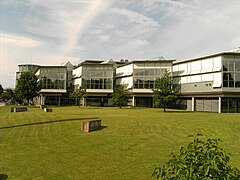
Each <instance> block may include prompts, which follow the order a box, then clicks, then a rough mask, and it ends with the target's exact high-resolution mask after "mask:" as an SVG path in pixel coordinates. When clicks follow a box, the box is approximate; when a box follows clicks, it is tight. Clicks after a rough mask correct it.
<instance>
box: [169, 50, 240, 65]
mask: <svg viewBox="0 0 240 180" xmlns="http://www.w3.org/2000/svg"><path fill="white" fill-rule="evenodd" d="M223 55H240V49H235V50H231V51H223V52H218V53H214V54H209V55H205V56H199V57H195V58H190V59H184V60H178V61H175V62H173V64H181V63H185V62H191V61H196V60H200V59H207V58H211V57H216V56H223Z"/></svg>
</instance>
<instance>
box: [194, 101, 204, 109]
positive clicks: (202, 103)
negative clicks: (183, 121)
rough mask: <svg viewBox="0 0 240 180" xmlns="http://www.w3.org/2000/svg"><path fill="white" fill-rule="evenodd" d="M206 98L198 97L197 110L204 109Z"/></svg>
mask: <svg viewBox="0 0 240 180" xmlns="http://www.w3.org/2000/svg"><path fill="white" fill-rule="evenodd" d="M203 105H204V100H203V99H196V101H195V111H204V106H203Z"/></svg>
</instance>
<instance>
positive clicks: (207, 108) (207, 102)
mask: <svg viewBox="0 0 240 180" xmlns="http://www.w3.org/2000/svg"><path fill="white" fill-rule="evenodd" d="M203 102H204V103H203V111H206V112H211V111H212V99H204V100H203Z"/></svg>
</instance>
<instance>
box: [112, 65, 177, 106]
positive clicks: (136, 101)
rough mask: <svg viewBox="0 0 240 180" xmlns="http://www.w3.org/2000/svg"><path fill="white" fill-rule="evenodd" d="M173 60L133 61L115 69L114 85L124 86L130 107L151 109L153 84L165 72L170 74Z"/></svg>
mask: <svg viewBox="0 0 240 180" xmlns="http://www.w3.org/2000/svg"><path fill="white" fill-rule="evenodd" d="M172 62H173V60H133V61H131V62H129V63H126V64H124V65H122V66H120V67H118V68H117V69H116V85H125V86H126V87H127V89H128V90H129V93H130V95H131V99H130V103H129V105H130V106H138V107H153V97H152V95H153V90H152V89H154V88H155V82H156V80H157V79H158V78H160V77H161V76H162V75H163V74H164V72H165V71H168V72H169V73H172Z"/></svg>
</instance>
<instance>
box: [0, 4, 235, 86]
mask: <svg viewBox="0 0 240 180" xmlns="http://www.w3.org/2000/svg"><path fill="white" fill-rule="evenodd" d="M239 17H240V1H239V0H71V1H70V0H47V1H45V0H0V33H1V34H0V84H2V85H3V87H4V88H7V87H14V86H15V72H16V71H17V70H18V66H17V65H18V64H40V65H61V64H62V63H64V62H66V61H68V60H69V61H71V62H72V63H74V64H75V63H79V62H80V61H81V60H84V59H103V60H107V59H115V60H119V59H122V58H124V59H125V58H127V59H130V60H131V59H147V58H156V57H159V56H163V57H164V58H165V59H176V60H182V59H185V58H191V57H196V56H200V55H206V54H208V53H216V52H219V51H225V50H231V49H236V48H238V47H239V46H240V20H239Z"/></svg>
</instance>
